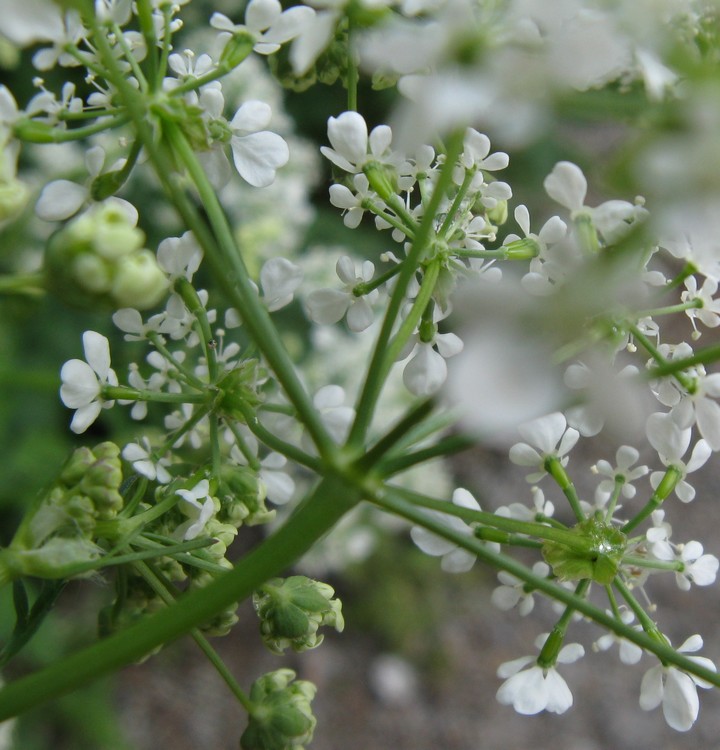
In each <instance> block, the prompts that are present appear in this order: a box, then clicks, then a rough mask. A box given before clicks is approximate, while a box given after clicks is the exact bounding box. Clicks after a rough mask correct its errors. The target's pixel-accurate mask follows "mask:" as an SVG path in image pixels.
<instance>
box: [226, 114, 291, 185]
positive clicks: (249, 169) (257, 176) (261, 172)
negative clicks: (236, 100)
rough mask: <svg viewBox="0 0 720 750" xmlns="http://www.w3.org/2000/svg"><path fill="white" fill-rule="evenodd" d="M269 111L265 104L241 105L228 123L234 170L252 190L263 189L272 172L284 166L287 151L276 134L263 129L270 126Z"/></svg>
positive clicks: (272, 178) (285, 145) (272, 176)
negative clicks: (230, 131) (254, 188)
mask: <svg viewBox="0 0 720 750" xmlns="http://www.w3.org/2000/svg"><path fill="white" fill-rule="evenodd" d="M271 116H272V112H271V110H270V107H269V106H268V105H267V104H265V102H260V101H255V100H253V101H248V102H245V103H244V104H243V105H242V106H241V107H240V109H238V111H237V112H236V113H235V116H234V117H233V119H232V120H231V121H230V129H231V130H232V136H231V138H230V147H231V149H232V154H233V161H234V162H235V168H236V169H237V171H238V172H239V173H240V176H241V177H242V178H243V179H244V180H245V181H246V182H249V183H250V184H251V185H253V186H254V187H267V186H268V185H271V184H272V182H273V181H274V180H275V172H276V170H278V169H279V168H280V167H282V166H283V165H285V164H287V162H288V159H289V158H290V150H289V149H288V145H287V143H285V141H284V140H283V138H281V137H280V136H279V135H278V134H277V133H271V132H270V131H268V130H263V128H266V127H267V126H268V125H269V124H270V118H271Z"/></svg>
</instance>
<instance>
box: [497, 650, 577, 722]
mask: <svg viewBox="0 0 720 750" xmlns="http://www.w3.org/2000/svg"><path fill="white" fill-rule="evenodd" d="M546 638H547V635H541V636H540V637H539V638H538V639H537V640H536V641H535V645H536V646H537V647H538V648H542V645H543V644H544V642H545V640H546ZM584 653H585V649H584V648H583V647H582V646H581V645H580V644H579V643H569V644H567V645H566V646H563V647H562V648H561V649H560V652H559V653H558V656H557V661H558V662H560V663H561V664H572V663H573V662H575V661H577V660H578V659H579V658H580V657H581V656H583V655H584ZM534 661H535V657H534V656H523V657H521V658H519V659H514V660H513V661H509V662H505V663H504V664H501V665H500V667H499V668H498V671H497V674H498V677H504V678H507V679H506V680H505V682H503V684H502V685H501V686H500V688H499V690H498V691H497V694H496V697H497V699H498V701H499V702H500V703H502V704H503V705H504V706H512V707H513V708H514V709H515V710H516V711H517V712H518V713H519V714H523V715H525V716H532V715H534V714H538V713H540V712H541V711H550V712H551V713H555V714H563V713H565V711H567V710H568V709H569V708H570V706H572V704H573V697H572V693H571V692H570V688H569V687H568V685H567V683H566V682H565V680H564V679H563V678H562V677H561V676H560V673H559V672H558V671H557V669H555V667H554V666H550V667H546V668H544V667H541V666H539V665H538V664H535V665H534V666H532V667H530V669H524V667H526V666H527V665H528V664H531V663H532V662H534Z"/></svg>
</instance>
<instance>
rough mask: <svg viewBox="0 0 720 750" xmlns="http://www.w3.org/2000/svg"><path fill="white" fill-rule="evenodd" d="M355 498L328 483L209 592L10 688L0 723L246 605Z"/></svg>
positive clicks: (2, 699) (1, 698)
mask: <svg viewBox="0 0 720 750" xmlns="http://www.w3.org/2000/svg"><path fill="white" fill-rule="evenodd" d="M359 499H360V495H359V492H358V490H357V489H355V488H354V487H351V486H349V485H348V484H347V483H346V482H345V481H344V480H342V479H340V478H338V477H335V476H329V477H326V478H325V479H323V480H322V482H321V483H320V484H319V485H318V487H317V488H316V489H315V491H314V492H313V493H312V494H311V495H310V496H309V498H308V499H307V500H306V501H305V502H304V503H302V504H301V506H300V507H299V508H298V509H297V510H296V511H295V513H294V514H293V515H292V516H291V517H290V518H289V519H288V520H287V521H286V523H285V524H284V525H283V526H282V527H281V528H280V529H278V531H276V532H275V533H274V534H273V535H272V536H270V537H268V538H267V539H266V540H265V541H264V542H263V543H262V544H261V545H260V546H259V547H257V548H256V549H254V550H253V551H252V552H250V554H248V555H247V556H245V557H244V558H243V559H242V560H241V561H240V562H238V563H237V564H236V566H235V568H234V569H233V570H231V571H229V572H228V573H226V574H225V575H223V576H220V577H219V578H218V579H217V580H216V581H214V582H213V583H211V584H210V585H209V586H207V587H206V588H203V589H198V590H195V591H192V592H190V593H188V594H186V595H184V596H183V597H181V598H180V599H179V600H178V601H177V603H176V604H174V605H172V606H170V607H168V608H167V609H165V610H162V611H160V612H157V613H155V614H153V615H151V616H149V617H147V618H145V619H143V620H142V621H141V622H139V623H137V624H135V625H132V626H130V627H128V628H127V630H123V631H121V632H119V633H116V634H114V635H112V636H110V637H109V638H105V639H103V640H102V641H99V642H98V643H95V644H93V645H92V646H89V647H87V648H84V649H82V650H81V651H78V652H76V653H74V654H71V655H70V656H68V657H65V658H64V659H61V660H60V661H57V662H55V663H54V664H52V665H50V666H48V667H46V668H44V669H41V670H39V671H37V672H34V673H33V674H30V675H28V676H26V677H23V678H21V679H19V680H16V681H15V682H13V683H11V684H9V685H7V686H6V687H5V688H4V689H3V690H1V691H0V721H3V720H5V719H9V718H10V717H12V716H17V715H18V714H20V713H23V712H24V711H27V710H28V709H30V708H32V707H33V706H37V705H39V704H41V703H44V702H45V701H47V700H50V699H52V698H57V697H59V696H60V695H63V694H65V693H68V692H70V691H72V690H75V689H76V688H79V687H81V686H84V685H86V684H87V683H88V682H91V681H92V680H95V679H97V678H99V677H101V676H102V675H105V674H108V673H109V672H112V671H115V670H117V669H119V668H120V667H122V666H124V665H126V664H130V663H131V662H134V661H137V660H138V659H141V658H142V657H144V656H146V655H147V654H149V653H150V652H151V651H152V650H153V649H155V648H157V647H158V646H160V645H161V644H164V643H169V642H170V641H173V640H175V639H176V638H178V637H179V636H181V635H183V634H184V633H186V632H188V631H189V630H191V629H192V628H194V627H198V626H199V625H202V623H204V622H207V621H208V620H210V619H212V618H213V617H214V616H215V615H216V614H217V613H218V612H222V611H223V610H224V609H226V608H227V607H229V606H231V605H232V604H234V603H236V602H240V601H242V600H244V599H246V598H247V597H248V596H250V595H251V594H252V592H253V591H254V590H255V589H256V588H258V587H259V586H261V585H262V584H263V583H264V582H265V581H266V580H267V579H268V578H272V577H273V576H277V575H280V574H281V573H282V571H283V570H285V569H286V568H287V567H288V566H289V565H291V564H292V563H293V562H295V561H296V560H297V559H298V558H299V557H300V556H301V555H302V554H304V553H305V552H306V551H307V550H309V549H310V548H311V547H312V546H313V545H314V544H315V543H316V542H317V540H318V539H319V538H320V537H322V536H323V535H324V534H326V533H327V532H328V531H329V530H330V529H331V528H332V527H333V526H334V525H335V524H336V523H337V521H339V520H340V518H342V517H343V516H344V515H345V513H347V512H348V511H349V510H351V509H352V508H353V507H354V506H355V505H356V503H357V502H358V500H359Z"/></svg>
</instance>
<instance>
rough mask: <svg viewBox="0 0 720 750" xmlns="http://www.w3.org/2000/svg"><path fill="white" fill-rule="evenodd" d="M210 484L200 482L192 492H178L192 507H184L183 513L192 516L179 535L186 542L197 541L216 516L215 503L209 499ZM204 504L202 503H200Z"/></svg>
mask: <svg viewBox="0 0 720 750" xmlns="http://www.w3.org/2000/svg"><path fill="white" fill-rule="evenodd" d="M209 492H210V482H209V481H208V480H207V479H202V480H200V481H199V482H198V483H197V484H196V485H195V486H194V487H193V488H192V489H191V490H176V492H175V494H176V495H179V496H180V497H181V498H182V499H183V500H184V501H185V502H186V503H187V504H188V505H189V506H190V507H187V506H183V508H182V510H183V513H184V514H185V515H187V516H190V520H189V521H186V522H185V523H183V524H180V526H178V528H177V533H178V534H180V535H182V539H183V540H184V541H188V540H190V539H195V538H196V537H198V536H200V534H202V532H203V529H204V528H205V525H206V524H207V522H208V521H209V520H210V519H211V518H212V517H213V515H214V514H215V501H214V500H213V498H212V497H209ZM201 500H202V501H203V502H200V501H201Z"/></svg>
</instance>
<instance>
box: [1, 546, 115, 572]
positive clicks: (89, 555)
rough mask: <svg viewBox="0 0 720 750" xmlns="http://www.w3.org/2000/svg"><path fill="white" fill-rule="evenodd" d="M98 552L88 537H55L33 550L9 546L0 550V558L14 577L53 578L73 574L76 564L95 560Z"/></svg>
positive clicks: (100, 551) (99, 550)
mask: <svg viewBox="0 0 720 750" xmlns="http://www.w3.org/2000/svg"><path fill="white" fill-rule="evenodd" d="M101 553H102V550H101V549H100V547H98V546H97V545H96V544H94V543H93V542H91V541H90V540H89V539H84V538H82V537H77V538H75V539H67V538H65V537H61V536H56V537H53V538H52V539H50V540H48V541H47V542H45V544H43V545H42V547H39V548H37V549H27V550H25V549H15V548H13V547H12V545H11V546H10V547H8V548H7V549H4V550H2V551H0V560H1V561H2V564H3V566H6V567H7V568H8V569H9V570H10V571H12V573H13V574H14V576H16V577H20V576H35V577H37V578H52V579H57V578H68V577H70V576H72V575H76V574H77V573H76V571H75V570H74V568H76V566H78V565H83V564H85V563H88V562H92V561H93V560H97V559H98V558H99V557H100V554H101ZM86 575H87V573H86Z"/></svg>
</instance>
